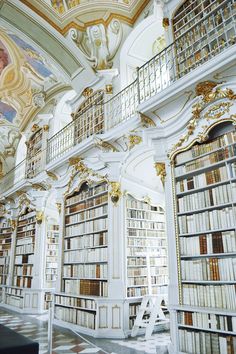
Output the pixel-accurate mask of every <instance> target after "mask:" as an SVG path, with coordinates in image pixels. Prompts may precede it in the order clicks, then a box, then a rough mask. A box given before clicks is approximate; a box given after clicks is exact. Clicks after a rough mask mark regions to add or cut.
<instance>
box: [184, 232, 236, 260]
mask: <svg viewBox="0 0 236 354" xmlns="http://www.w3.org/2000/svg"><path fill="white" fill-rule="evenodd" d="M180 250H181V255H182V256H197V255H201V254H213V253H231V252H235V250H236V232H235V231H233V230H232V231H222V232H213V233H212V234H206V235H200V236H199V237H181V238H180Z"/></svg>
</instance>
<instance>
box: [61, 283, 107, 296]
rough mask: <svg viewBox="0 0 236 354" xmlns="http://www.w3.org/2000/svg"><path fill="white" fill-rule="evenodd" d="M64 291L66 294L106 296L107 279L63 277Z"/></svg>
mask: <svg viewBox="0 0 236 354" xmlns="http://www.w3.org/2000/svg"><path fill="white" fill-rule="evenodd" d="M64 291H65V293H67V294H77V295H79V294H80V295H94V296H107V294H108V286H107V281H101V280H92V279H90V280H88V279H81V280H79V279H65V280H64ZM78 291H79V292H78Z"/></svg>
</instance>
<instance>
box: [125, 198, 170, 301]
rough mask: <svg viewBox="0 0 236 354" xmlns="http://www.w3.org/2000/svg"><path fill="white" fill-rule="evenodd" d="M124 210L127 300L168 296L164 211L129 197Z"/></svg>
mask: <svg viewBox="0 0 236 354" xmlns="http://www.w3.org/2000/svg"><path fill="white" fill-rule="evenodd" d="M126 210H127V211H126V216H127V217H126V223H127V245H126V255H127V297H140V296H143V295H148V294H161V293H167V284H168V270H167V238H166V232H165V222H164V220H165V218H164V210H163V209H162V208H161V207H159V206H152V205H149V204H148V203H146V202H144V201H139V200H137V199H135V198H133V197H132V196H128V198H127V201H126ZM132 306H134V305H132Z"/></svg>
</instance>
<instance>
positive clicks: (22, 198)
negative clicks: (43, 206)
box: [16, 191, 35, 215]
mask: <svg viewBox="0 0 236 354" xmlns="http://www.w3.org/2000/svg"><path fill="white" fill-rule="evenodd" d="M16 194H17V195H18V208H19V214H20V215H21V214H23V213H24V211H25V210H26V209H27V208H28V209H29V210H33V209H35V205H33V203H32V202H31V200H30V199H29V197H28V195H27V194H26V193H25V192H23V191H18V192H16Z"/></svg>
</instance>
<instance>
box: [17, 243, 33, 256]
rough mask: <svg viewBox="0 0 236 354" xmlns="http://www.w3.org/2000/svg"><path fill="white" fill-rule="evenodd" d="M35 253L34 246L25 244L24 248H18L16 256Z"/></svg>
mask: <svg viewBox="0 0 236 354" xmlns="http://www.w3.org/2000/svg"><path fill="white" fill-rule="evenodd" d="M27 253H34V244H32V243H31V244H25V245H22V246H16V255H19V254H27Z"/></svg>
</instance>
